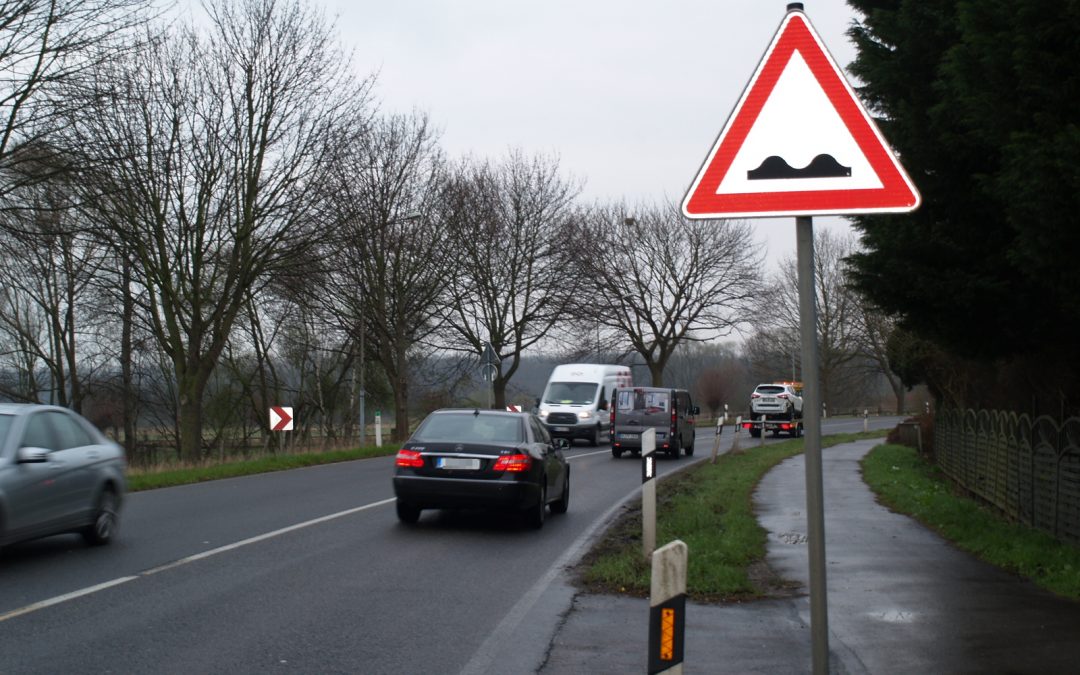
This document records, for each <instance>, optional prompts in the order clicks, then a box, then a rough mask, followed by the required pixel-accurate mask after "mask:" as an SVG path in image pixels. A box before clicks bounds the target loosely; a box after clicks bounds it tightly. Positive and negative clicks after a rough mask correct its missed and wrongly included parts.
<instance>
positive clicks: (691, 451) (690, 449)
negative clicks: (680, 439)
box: [686, 434, 697, 457]
mask: <svg viewBox="0 0 1080 675" xmlns="http://www.w3.org/2000/svg"><path fill="white" fill-rule="evenodd" d="M695 441H697V434H695V435H693V436H691V437H690V445H688V446H686V456H687V457H693V456H694V442H695Z"/></svg>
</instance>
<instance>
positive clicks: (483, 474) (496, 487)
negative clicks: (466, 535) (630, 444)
mask: <svg viewBox="0 0 1080 675" xmlns="http://www.w3.org/2000/svg"><path fill="white" fill-rule="evenodd" d="M566 445H567V443H566V440H565V439H561V438H560V439H555V440H553V439H552V438H551V435H550V434H548V431H547V429H546V428H544V425H543V424H542V423H541V422H540V420H539V419H538V418H537V417H536V416H534V415H532V414H531V413H522V412H504V411H501V410H473V409H446V410H436V411H435V412H433V413H431V414H430V415H428V416H427V418H425V419H424V421H423V422H421V423H420V426H419V427H417V429H416V432H415V433H414V434H413V435H412V437H411V438H409V440H408V441H406V442H405V444H404V445H403V446H402V448H401V450H400V451H398V454H397V461H396V465H397V469H396V472H395V475H394V495H395V496H396V497H397V515H398V518H399V519H400V520H401V521H402V522H403V523H408V524H413V523H415V522H416V521H417V520H419V519H420V511H421V510H423V509H473V508H479V509H495V510H504V511H516V512H520V513H521V514H522V515H523V517H524V518H525V521H526V522H527V523H528V524H529V525H530V526H532V527H534V528H540V527H543V525H544V518H545V515H546V512H547V509H548V506H550V507H551V512H552V513H566V509H567V507H568V506H569V505H570V465H569V464H567V462H566V458H565V457H564V456H563V453H562V450H563V448H565V447H566Z"/></svg>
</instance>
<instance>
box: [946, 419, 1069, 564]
mask: <svg viewBox="0 0 1080 675" xmlns="http://www.w3.org/2000/svg"><path fill="white" fill-rule="evenodd" d="M934 455H935V459H936V462H937V464H938V466H940V467H941V469H942V471H944V472H945V473H946V474H947V475H948V476H949V477H950V478H952V479H953V480H955V481H956V482H957V483H959V484H960V485H962V486H963V487H964V488H966V489H968V490H970V491H971V492H972V493H974V494H976V495H978V496H979V497H980V498H982V499H984V500H986V501H987V502H989V503H990V504H992V505H994V506H995V507H997V508H998V509H1000V510H1001V511H1002V512H1004V513H1005V514H1007V515H1008V516H1009V517H1011V518H1014V519H1015V520H1017V521H1019V522H1021V523H1024V524H1025V525H1028V526H1029V527H1033V528H1035V529H1039V530H1042V531H1044V532H1046V533H1047V534H1050V535H1052V536H1054V537H1055V538H1057V539H1059V540H1061V541H1064V542H1069V543H1072V544H1080V417H1070V418H1068V419H1066V420H1065V421H1064V422H1059V421H1058V420H1056V419H1054V418H1052V417H1049V416H1046V415H1043V416H1040V417H1036V418H1034V419H1032V418H1031V417H1030V416H1028V415H1026V414H1022V415H1018V414H1016V413H1010V412H1003V411H990V410H979V411H976V410H971V409H967V410H943V411H940V412H938V414H937V415H936V416H935V418H934Z"/></svg>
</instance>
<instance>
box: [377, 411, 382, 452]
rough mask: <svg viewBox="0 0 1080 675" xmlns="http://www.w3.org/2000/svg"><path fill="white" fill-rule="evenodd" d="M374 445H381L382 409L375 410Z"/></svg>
mask: <svg viewBox="0 0 1080 675" xmlns="http://www.w3.org/2000/svg"><path fill="white" fill-rule="evenodd" d="M375 445H376V447H380V448H381V447H382V411H381V410H376V411H375Z"/></svg>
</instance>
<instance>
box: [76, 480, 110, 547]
mask: <svg viewBox="0 0 1080 675" xmlns="http://www.w3.org/2000/svg"><path fill="white" fill-rule="evenodd" d="M117 503H118V501H117V499H116V493H115V492H113V491H112V488H105V489H104V490H103V491H102V493H101V496H100V497H98V501H97V507H96V508H95V509H94V522H93V523H91V524H90V525H89V526H88V527H87V528H86V529H85V530H83V532H82V535H83V539H85V540H86V542H87V543H88V544H92V545H94V546H101V545H102V544H108V543H109V542H110V541H112V539H113V535H114V534H115V533H116V524H117V517H116V510H117Z"/></svg>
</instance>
